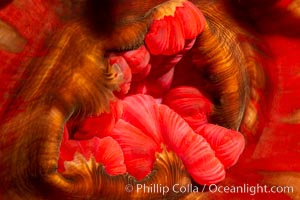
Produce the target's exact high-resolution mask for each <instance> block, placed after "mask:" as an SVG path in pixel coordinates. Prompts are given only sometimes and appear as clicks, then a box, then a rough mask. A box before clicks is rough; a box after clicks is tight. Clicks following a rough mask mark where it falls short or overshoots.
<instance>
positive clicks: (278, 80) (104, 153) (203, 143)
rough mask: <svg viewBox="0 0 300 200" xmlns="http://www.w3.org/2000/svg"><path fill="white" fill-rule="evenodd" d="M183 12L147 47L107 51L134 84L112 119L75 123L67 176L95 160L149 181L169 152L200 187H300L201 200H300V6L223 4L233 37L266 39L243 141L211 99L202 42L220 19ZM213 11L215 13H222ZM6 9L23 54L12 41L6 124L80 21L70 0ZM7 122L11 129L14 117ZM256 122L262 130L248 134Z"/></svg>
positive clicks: (3, 48) (119, 97)
mask: <svg viewBox="0 0 300 200" xmlns="http://www.w3.org/2000/svg"><path fill="white" fill-rule="evenodd" d="M62 2H63V3H62ZM153 2H154V1H153ZM161 2H162V1H161ZM161 2H159V3H161ZM174 2H175V3H172V4H171V8H169V7H168V6H167V9H162V11H161V10H159V9H158V11H156V12H154V14H153V17H154V20H153V21H152V23H151V25H150V27H149V30H148V32H147V34H146V35H145V39H144V42H145V43H144V45H140V46H139V47H136V48H134V49H133V50H128V51H116V50H115V49H114V50H112V51H109V52H107V55H105V56H107V57H108V62H109V64H110V65H112V66H114V67H116V68H118V69H119V73H120V74H121V75H122V77H123V79H124V81H123V83H122V84H121V85H120V89H119V90H118V91H115V92H114V94H115V95H116V99H115V100H114V101H112V102H111V104H110V110H109V112H105V113H99V114H90V115H88V116H86V117H84V118H80V117H79V118H76V117H74V118H71V119H69V121H68V122H66V125H65V129H64V132H63V133H62V141H61V144H60V154H59V160H58V168H57V171H58V172H60V173H62V174H63V173H64V172H65V171H66V168H68V167H69V168H70V166H71V167H72V166H73V165H74V163H76V161H77V159H78V156H79V157H80V156H82V158H84V159H85V160H86V161H87V163H88V161H89V160H93V159H95V161H96V162H97V163H100V164H102V165H103V166H104V170H105V172H106V173H107V174H109V175H112V176H115V175H122V174H126V173H128V174H129V175H132V176H133V177H134V178H136V179H137V180H139V181H141V180H143V179H144V178H145V177H147V176H149V174H151V172H152V170H153V167H154V165H155V162H156V160H157V155H158V154H159V153H162V152H163V151H164V148H166V149H167V150H169V151H172V152H174V153H175V155H176V156H177V157H178V158H179V159H180V161H182V163H183V165H184V167H185V170H186V171H187V173H188V174H189V175H190V177H191V178H192V180H193V181H194V183H195V184H196V185H199V184H200V185H205V186H207V185H209V184H218V186H239V185H243V184H248V185H249V186H256V185H257V184H259V185H267V187H268V188H270V187H272V186H293V187H294V192H293V193H285V194H284V193H279V192H278V193H270V192H269V193H267V192H265V193H264V192H263V193H256V194H253V195H252V194H250V192H245V193H226V194H225V193H221V192H216V193H213V192H210V191H206V192H204V193H199V194H197V195H196V197H197V196H198V197H199V198H202V197H203V198H207V199H249V200H250V199H258V200H259V199H262V200H264V199H299V198H300V192H299V190H300V184H299V183H300V182H299V180H300V173H299V171H300V159H299V158H300V135H299V134H300V101H299V100H300V91H299V90H300V56H299V53H300V28H299V27H300V26H299V25H300V9H299V5H300V2H299V1H298V0H282V1H272V0H269V1H266V2H264V3H263V2H257V1H255V0H252V1H249V2H247V1H232V2H233V3H232V2H231V1H230V2H229V1H225V0H224V1H221V0H220V1H217V2H218V3H216V4H218V5H219V4H220V5H221V6H220V8H221V9H222V12H224V13H226V14H227V15H226V16H223V17H224V18H226V17H228V18H230V20H232V21H230V23H231V22H232V27H233V26H236V25H237V24H238V25H239V26H240V28H241V29H243V31H245V32H246V33H247V34H248V35H251V38H252V36H253V38H255V39H253V38H252V39H253V40H251V42H253V44H252V43H251V42H249V40H248V39H245V41H244V42H245V43H247V42H249V43H251V45H253V46H255V47H254V48H257V49H258V50H257V52H256V55H255V57H257V59H256V62H257V63H259V64H258V65H259V66H261V68H262V71H263V73H260V72H258V71H256V72H254V73H253V72H252V71H251V70H249V71H247V73H248V74H251V73H252V74H251V75H249V77H250V78H249V77H248V78H249V80H247V81H249V82H250V85H249V87H251V89H250V92H249V94H247V95H248V96H247V98H248V100H249V101H247V103H249V105H251V106H252V107H253V110H255V111H254V113H255V114H256V115H255V116H252V115H251V114H248V111H245V110H244V112H243V113H244V116H247V117H249V116H250V117H249V119H250V120H248V121H247V119H248V118H247V119H245V118H246V117H245V118H244V121H243V122H242V124H241V127H240V129H239V130H232V129H230V128H226V127H223V126H222V123H220V124H219V123H218V121H216V120H215V119H212V118H211V115H212V114H213V113H214V112H215V109H216V106H217V105H218V100H216V99H215V96H214V95H211V94H210V92H211V91H213V90H214V88H213V87H212V86H211V85H209V84H206V82H205V81H206V80H204V79H205V78H208V77H209V78H212V79H213V78H215V77H214V76H213V75H214V74H210V73H211V72H210V71H209V72H208V71H205V70H203V69H204V67H205V66H206V65H209V64H210V62H213V61H211V60H205V59H204V57H205V56H203V55H199V54H197V53H198V49H201V48H202V47H201V46H199V38H201V34H203V31H205V30H207V27H206V26H207V22H206V20H211V19H210V18H209V17H207V16H210V15H208V14H207V12H208V11H205V12H204V14H202V12H201V11H200V10H201V6H198V8H197V7H195V6H194V4H195V5H198V4H197V2H198V1H197V0H193V1H174ZM237 2H238V3H237ZM193 3H194V4H193ZM231 3H232V5H231ZM157 4H158V3H157ZM212 4H213V3H212ZM212 4H205V6H207V7H214V5H212ZM133 5H134V4H133ZM166 5H169V4H166ZM174 5H175V10H174V9H173V8H172V6H173V7H174ZM0 6H1V9H0V20H1V21H0V22H1V23H0V27H1V26H2V23H4V24H5V25H3V27H5V29H3V33H4V31H13V32H14V33H15V34H16V36H15V39H10V37H8V36H7V35H9V34H3V35H4V38H5V37H7V38H8V39H7V41H9V40H11V41H14V42H13V43H11V42H8V45H7V42H6V41H4V43H3V44H2V42H1V41H0V65H1V67H0V78H1V84H0V114H1V113H2V112H4V111H5V110H6V108H7V105H8V104H9V103H10V102H9V101H8V100H9V98H10V97H13V96H14V93H16V91H17V89H18V88H19V87H20V85H22V80H23V79H26V78H27V74H24V73H23V72H24V70H25V68H26V66H27V63H29V62H30V61H31V60H32V59H34V58H36V57H43V56H47V53H48V52H47V49H46V46H47V43H48V40H49V39H50V38H51V37H52V36H53V35H54V34H55V33H56V31H57V30H60V29H61V28H62V27H63V25H64V24H65V23H67V22H68V20H70V19H69V17H70V18H71V17H73V16H72V14H70V13H72V7H69V6H70V5H68V3H66V2H65V1H58V0H47V1H29V0H15V1H13V2H11V3H7V5H3V6H2V5H1V4H0ZM172 9H173V10H172ZM203 9H207V8H206V7H203ZM172 11H174V12H172ZM165 12H166V13H165ZM121 14H122V12H121ZM218 17H220V16H217V17H216V18H218ZM222 20H223V19H222V18H220V19H219V21H222ZM233 21H234V22H233ZM222 22H223V21H222ZM222 22H221V23H220V24H222ZM230 23H229V24H230ZM7 27H9V28H7ZM216 27H217V28H221V26H220V27H218V26H216ZM216 27H215V28H216ZM227 28H228V29H230V27H227ZM214 31H216V30H214V29H213V30H212V32H213V33H214ZM234 31H235V30H234ZM234 31H233V32H234ZM216 32H217V31H216ZM8 33H9V32H8ZM217 34H219V33H217ZM220 34H221V35H222V31H221V33H220ZM243 34H244V33H243ZM247 34H245V35H247ZM248 35H247V37H248ZM0 36H1V30H0ZM232 37H233V36H232ZM245 37H246V36H245ZM249 37H250V36H249ZM220 38H222V36H220ZM229 38H230V37H229ZM0 40H1V37H0ZM224 40H225V39H224ZM239 40H240V41H243V38H239ZM254 41H255V42H254ZM241 43H242V44H243V42H241ZM254 43H255V44H254ZM256 43H257V44H256ZM218 44H222V45H223V46H222V45H220V46H218V47H212V49H213V48H220V49H222V48H223V47H224V46H225V47H226V44H224V43H223V41H222V40H220V41H218ZM10 45H11V46H10ZM197 45H198V46H197ZM256 45H257V46H256ZM241 46H242V45H241ZM242 47H243V46H242ZM242 51H245V52H246V51H247V48H244V49H242ZM195 52H196V53H195ZM218 56H219V55H215V57H218ZM235 56H237V57H238V55H235ZM241 57H242V56H241ZM247 59H249V60H250V57H246V58H245V60H247ZM212 60H213V59H212ZM224 60H225V61H226V58H224ZM225 61H224V62H225ZM195 63H196V64H195ZM224 65H226V62H225V64H224ZM200 74H202V75H201V76H200ZM253 74H254V75H253ZM206 75H207V77H206ZM231 75H232V74H229V75H228V76H231ZM260 76H264V77H265V86H264V87H262V88H259V87H258V86H257V88H256V85H255V84H256V82H255V81H257V82H260V81H261V80H260ZM200 77H201V78H200ZM203 77H205V78H203ZM253 77H254V78H253ZM243 81H245V82H247V81H246V80H243ZM261 82H263V81H261ZM253 85H254V86H253ZM258 85H259V84H258ZM231 86H232V85H230V86H228V88H229V87H231ZM33 87H34V86H33ZM240 89H241V88H240ZM216 102H217V103H216ZM220 102H222V101H221V100H220ZM232 103H233V104H234V102H232ZM251 106H249V107H251ZM252 107H251V108H252ZM16 110H18V108H16ZM250 110H251V109H250ZM227 117H228V116H227ZM229 117H230V116H229ZM251 117H253V118H251ZM1 120H2V121H6V120H7V119H6V117H5V116H2V117H1ZM37 120H38V119H37ZM251 120H253V121H254V123H253V124H254V125H253V127H254V128H253V129H252V128H244V127H246V125H248V124H251V123H250V122H249V121H251ZM247 123H248V124H247ZM245 124H246V125H245ZM241 133H242V134H241ZM0 134H1V133H0ZM1 147H2V146H1ZM4 147H5V146H3V148H4ZM7 156H9V155H7ZM80 159H81V158H80ZM70 163H71V164H70ZM4 168H5V167H4V166H0V169H4ZM170 173H172V172H170ZM0 192H2V191H1V190H0ZM0 198H1V194H0ZM192 198H193V197H192Z"/></svg>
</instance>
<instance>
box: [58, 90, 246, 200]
mask: <svg viewBox="0 0 300 200" xmlns="http://www.w3.org/2000/svg"><path fill="white" fill-rule="evenodd" d="M184 88H185V89H186V87H183V89H184ZM188 89H189V90H191V89H190V88H188ZM175 90H176V89H175ZM192 91H193V89H192ZM188 92H189V91H188ZM196 94H199V93H198V91H196ZM179 96H180V95H179ZM197 98H199V97H197ZM175 100H176V101H178V99H175ZM119 101H120V102H119V103H114V104H113V105H119V104H122V106H120V105H119V106H118V108H120V109H122V110H121V111H120V110H119V111H118V112H116V113H121V114H119V117H118V119H117V120H116V121H115V122H114V127H113V128H112V129H110V130H107V131H104V132H98V134H89V133H86V132H84V133H77V136H79V135H80V134H88V135H90V137H91V138H90V139H87V138H85V139H84V140H78V139H77V140H76V139H75V140H74V139H69V133H68V130H67V128H66V129H65V131H64V136H63V139H62V143H61V146H60V154H59V159H58V172H59V173H60V174H61V175H62V176H63V177H64V178H65V179H68V180H72V181H75V182H78V183H79V184H78V187H76V186H75V187H74V188H73V190H72V191H73V193H74V192H77V193H78V195H87V194H89V195H94V196H103V195H108V194H107V190H111V191H117V193H118V194H125V196H126V195H127V196H128V195H129V196H130V197H132V195H134V196H138V197H139V198H144V197H147V196H148V195H150V196H151V197H152V194H151V193H147V192H144V193H139V190H135V191H132V192H130V194H128V192H126V190H124V188H125V187H126V185H128V184H129V185H131V186H132V187H133V188H135V189H137V188H138V185H145V186H147V187H148V188H149V187H150V186H152V185H155V184H157V185H160V186H161V187H162V186H165V187H167V188H172V187H173V186H174V185H175V184H177V185H178V187H180V186H184V187H186V186H187V185H189V184H190V185H191V184H192V182H194V183H196V184H199V185H205V184H215V183H218V182H220V181H222V180H223V179H224V176H225V169H226V168H228V167H230V166H232V165H233V164H235V163H236V162H237V158H238V157H239V155H240V154H241V151H242V149H243V148H244V140H243V137H240V136H239V135H240V134H239V133H237V132H234V131H231V130H228V129H225V128H223V127H218V126H216V125H210V124H204V125H203V124H201V125H199V127H198V129H197V130H195V131H194V130H193V129H192V128H191V127H190V126H189V124H188V121H185V120H184V118H182V117H181V116H180V115H179V114H178V113H176V112H175V111H173V110H171V109H170V108H169V107H168V106H166V105H162V104H159V103H157V102H156V101H155V100H154V99H153V98H152V97H151V96H148V95H141V94H137V95H131V96H128V97H126V98H124V99H123V100H119ZM171 101H172V100H171V99H170V98H169V99H168V102H171ZM184 101H186V99H184ZM192 101H193V100H192ZM204 102H205V101H204ZM189 103H190V102H189ZM180 104H181V103H180ZM199 105H202V103H200V102H199ZM173 106H176V103H175V104H173ZM180 106H182V105H180ZM180 108H181V109H182V107H180ZM183 108H184V109H185V107H183ZM184 109H183V110H184ZM189 109H190V108H188V109H187V110H188V111H190V110H189ZM205 109H207V108H205ZM205 109H204V110H203V111H205ZM111 110H114V109H111ZM188 113H191V112H188ZM142 116H143V117H142ZM98 117H99V118H100V119H102V118H101V115H100V116H98ZM113 120H115V119H114V118H113ZM88 122H91V121H87V122H86V124H85V123H83V125H85V126H86V127H88ZM102 124H103V122H102ZM103 125H104V126H105V124H103ZM98 126H101V120H100V124H99V123H98ZM77 130H81V131H83V130H87V129H86V128H85V129H84V128H82V129H80V128H79V129H77ZM93 130H94V129H93ZM216 130H217V131H216ZM90 131H91V130H90ZM220 133H222V134H220ZM75 135H76V134H75ZM219 135H220V136H219ZM192 180H193V181H192ZM110 185H115V186H116V188H117V189H112V188H110ZM110 195H112V194H110ZM116 195H117V194H116ZM155 195H157V196H159V195H162V194H161V193H160V192H158V193H157V194H155ZM168 195H170V196H172V195H176V192H174V191H168ZM177 195H178V194H177ZM181 195H186V194H185V193H182V194H181ZM114 198H115V197H114Z"/></svg>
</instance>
